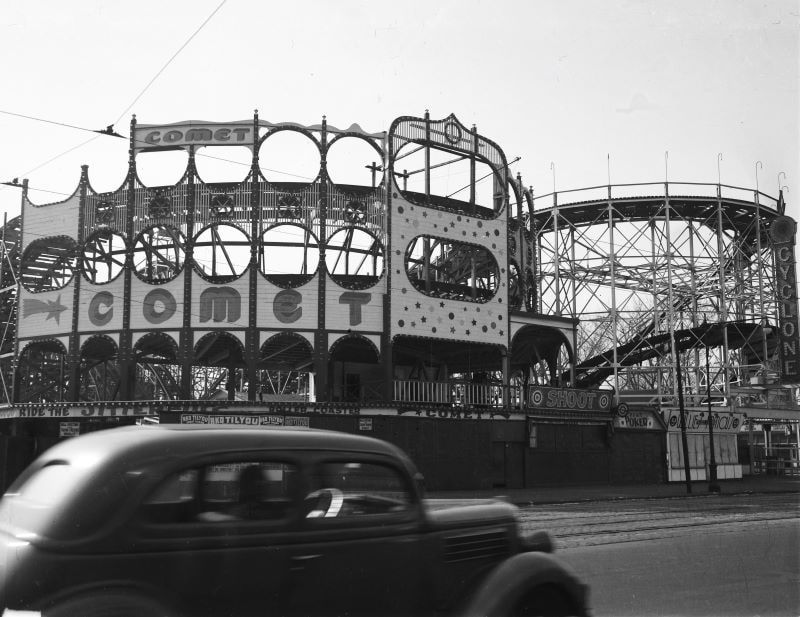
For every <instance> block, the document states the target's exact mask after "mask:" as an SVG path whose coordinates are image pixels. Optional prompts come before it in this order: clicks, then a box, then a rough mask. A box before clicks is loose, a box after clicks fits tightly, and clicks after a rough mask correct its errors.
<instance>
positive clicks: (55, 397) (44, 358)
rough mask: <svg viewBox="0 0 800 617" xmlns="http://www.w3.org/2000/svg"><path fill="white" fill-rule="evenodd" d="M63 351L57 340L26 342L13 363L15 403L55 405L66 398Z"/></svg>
mask: <svg viewBox="0 0 800 617" xmlns="http://www.w3.org/2000/svg"><path fill="white" fill-rule="evenodd" d="M69 375H70V372H69V365H68V363H67V349H66V348H65V347H64V345H63V344H62V343H61V341H59V340H57V339H51V338H48V339H42V340H37V341H32V342H30V343H28V344H27V345H26V346H25V347H24V349H22V351H21V352H20V354H19V359H18V360H17V375H16V379H17V381H16V386H17V391H18V396H17V401H18V402H20V403H55V402H59V401H63V400H65V399H66V398H67V393H68V392H69V385H70V376H69Z"/></svg>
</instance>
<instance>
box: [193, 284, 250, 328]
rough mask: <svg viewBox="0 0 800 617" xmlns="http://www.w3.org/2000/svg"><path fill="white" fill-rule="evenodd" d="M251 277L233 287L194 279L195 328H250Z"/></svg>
mask: <svg viewBox="0 0 800 617" xmlns="http://www.w3.org/2000/svg"><path fill="white" fill-rule="evenodd" d="M249 282H250V276H249V275H248V274H244V275H243V276H241V277H239V278H238V279H237V280H235V281H232V282H230V283H222V284H211V283H208V282H206V281H205V280H203V279H202V278H200V277H199V276H196V275H195V276H194V278H193V280H192V286H193V288H192V306H191V312H192V317H191V323H192V327H193V328H209V327H212V328H213V327H216V328H246V327H247V326H248V319H249V309H248V304H247V302H248V298H249V296H250V292H249Z"/></svg>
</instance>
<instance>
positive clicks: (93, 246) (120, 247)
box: [83, 229, 128, 285]
mask: <svg viewBox="0 0 800 617" xmlns="http://www.w3.org/2000/svg"><path fill="white" fill-rule="evenodd" d="M127 251H128V247H127V246H126V244H125V238H124V237H123V235H122V234H119V233H116V232H113V231H111V230H110V229H100V230H98V231H96V232H94V233H93V234H92V235H91V236H89V238H88V239H87V240H86V242H85V243H84V246H83V275H84V276H85V277H86V280H87V281H89V282H90V283H95V284H96V285H102V284H104V283H110V282H111V281H113V280H114V279H115V278H117V277H118V276H119V274H120V273H121V272H122V270H123V268H124V267H125V262H126V258H127Z"/></svg>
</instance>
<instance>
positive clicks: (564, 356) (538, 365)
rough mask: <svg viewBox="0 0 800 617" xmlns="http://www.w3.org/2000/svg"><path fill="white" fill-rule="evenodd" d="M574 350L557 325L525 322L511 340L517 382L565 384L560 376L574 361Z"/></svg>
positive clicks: (513, 368)
mask: <svg viewBox="0 0 800 617" xmlns="http://www.w3.org/2000/svg"><path fill="white" fill-rule="evenodd" d="M574 362H575V357H574V350H573V349H572V345H571V343H570V341H569V339H568V338H567V337H566V335H565V334H564V333H563V332H562V331H561V330H559V329H557V328H551V327H548V326H539V325H526V326H523V327H522V328H520V329H519V330H518V331H517V332H516V333H515V334H514V337H513V338H512V339H511V353H510V362H509V364H510V368H511V375H512V381H513V382H514V385H528V384H539V385H552V386H557V385H566V384H562V383H560V375H562V374H564V373H565V372H566V373H568V372H569V367H570V365H572V364H574Z"/></svg>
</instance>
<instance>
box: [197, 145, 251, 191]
mask: <svg viewBox="0 0 800 617" xmlns="http://www.w3.org/2000/svg"><path fill="white" fill-rule="evenodd" d="M252 162H253V153H252V152H251V151H250V148H248V147H246V146H211V147H202V148H199V149H198V150H197V151H196V152H195V155H194V164H195V168H196V169H197V175H198V177H199V178H200V180H201V181H202V182H203V183H205V184H209V183H212V182H241V181H242V180H244V179H245V178H246V177H247V175H248V174H249V173H250V166H251V165H252Z"/></svg>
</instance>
